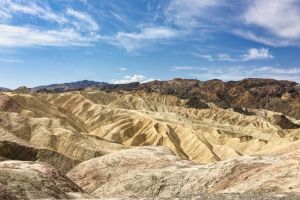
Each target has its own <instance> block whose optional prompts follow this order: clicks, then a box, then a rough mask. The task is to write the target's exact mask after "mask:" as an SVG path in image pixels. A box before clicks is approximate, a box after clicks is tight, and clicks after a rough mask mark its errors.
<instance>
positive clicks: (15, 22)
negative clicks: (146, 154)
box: [0, 0, 300, 88]
mask: <svg viewBox="0 0 300 200" xmlns="http://www.w3.org/2000/svg"><path fill="white" fill-rule="evenodd" d="M0 70H1V71H0V86H1V87H9V88H16V87H18V86H22V85H26V86H28V87H34V86H38V85H45V84H50V83H61V82H71V81H79V80H86V79H87V80H94V81H105V82H109V83H128V82H133V81H139V82H148V81H151V80H169V79H173V78H177V77H178V78H192V79H199V80H209V79H221V80H224V81H229V80H240V79H243V78H249V77H253V78H254V77H258V78H274V79H281V80H283V79H284V80H291V81H296V82H300V0H242V1H238V0H30V1H28V0H0Z"/></svg>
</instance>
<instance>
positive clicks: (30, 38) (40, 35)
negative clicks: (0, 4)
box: [0, 24, 97, 47]
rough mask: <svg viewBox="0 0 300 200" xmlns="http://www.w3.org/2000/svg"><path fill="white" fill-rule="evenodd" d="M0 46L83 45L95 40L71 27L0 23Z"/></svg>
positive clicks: (95, 38)
mask: <svg viewBox="0 0 300 200" xmlns="http://www.w3.org/2000/svg"><path fill="white" fill-rule="evenodd" d="M0 32H1V35H0V47H35V46H85V45H89V44H90V42H92V41H94V40H97V37H93V38H92V37H86V36H84V35H81V34H80V33H78V32H76V31H74V30H73V29H62V30H39V29H35V28H30V27H19V26H11V25H2V24H0Z"/></svg>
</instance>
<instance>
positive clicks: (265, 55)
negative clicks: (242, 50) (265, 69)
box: [244, 48, 273, 61]
mask: <svg viewBox="0 0 300 200" xmlns="http://www.w3.org/2000/svg"><path fill="white" fill-rule="evenodd" d="M272 58H273V55H272V54H271V53H270V52H269V49H266V48H260V49H255V48H251V49H249V50H248V53H247V54H245V55H244V60H245V61H248V60H262V59H272Z"/></svg>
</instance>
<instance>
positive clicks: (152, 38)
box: [102, 26, 179, 52]
mask: <svg viewBox="0 0 300 200" xmlns="http://www.w3.org/2000/svg"><path fill="white" fill-rule="evenodd" d="M178 35H179V32H178V31H177V30H175V29H172V28H168V27H162V26H151V27H143V28H142V29H141V30H140V31H138V32H118V33H117V34H116V35H115V36H112V37H111V36H110V37H102V39H103V40H105V41H108V42H110V43H111V44H114V45H116V46H118V47H121V48H125V49H126V50H127V51H129V52H130V51H134V50H137V49H141V48H144V47H147V46H151V45H152V44H157V43H160V44H162V43H163V42H166V41H168V40H169V39H172V38H175V37H177V36H178Z"/></svg>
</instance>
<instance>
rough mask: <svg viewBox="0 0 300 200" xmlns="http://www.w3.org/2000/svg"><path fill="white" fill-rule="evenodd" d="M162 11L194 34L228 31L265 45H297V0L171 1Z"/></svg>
mask: <svg viewBox="0 0 300 200" xmlns="http://www.w3.org/2000/svg"><path fill="white" fill-rule="evenodd" d="M166 10H167V11H166V14H165V15H166V17H167V21H168V22H170V23H173V24H174V25H176V26H177V27H178V28H179V29H185V30H188V32H189V33H190V34H191V35H194V36H196V35H199V34H203V33H204V32H208V33H210V34H206V36H208V37H213V33H215V32H217V33H218V32H228V33H232V34H235V35H237V36H239V37H243V38H245V39H248V40H252V41H255V42H258V43H262V44H265V45H268V46H274V47H280V46H300V4H299V0H244V1H242V2H239V3H236V1H234V0H202V1H201V0H173V1H171V3H170V5H169V7H168V8H167V9H166ZM202 38H203V37H202Z"/></svg>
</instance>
